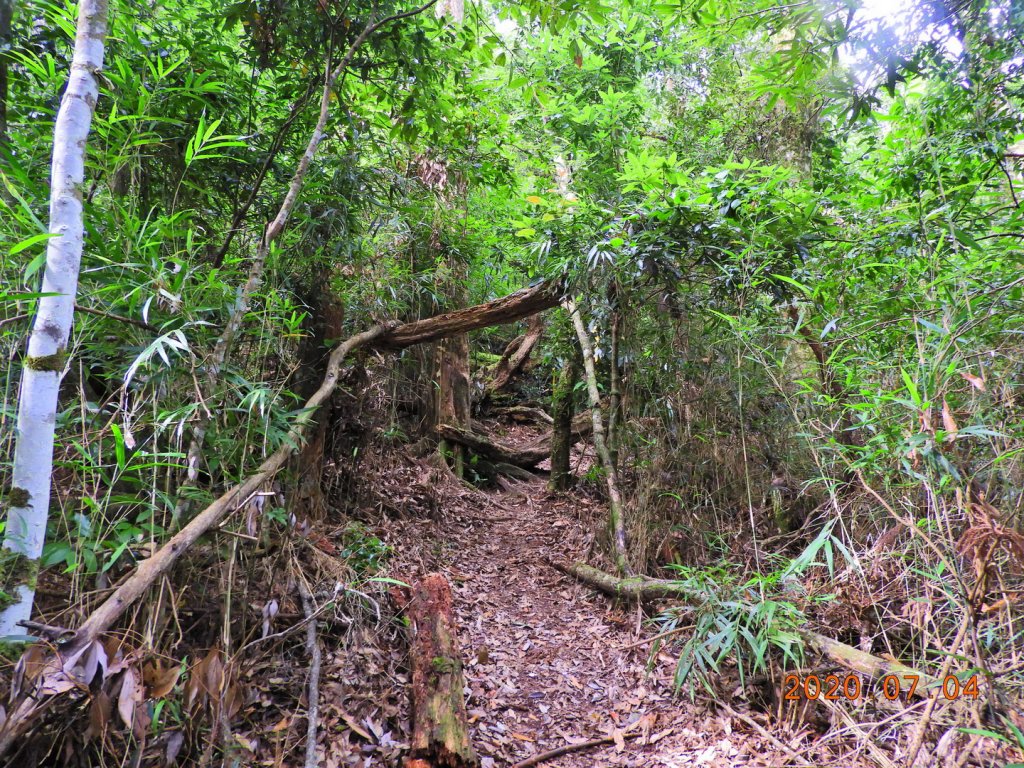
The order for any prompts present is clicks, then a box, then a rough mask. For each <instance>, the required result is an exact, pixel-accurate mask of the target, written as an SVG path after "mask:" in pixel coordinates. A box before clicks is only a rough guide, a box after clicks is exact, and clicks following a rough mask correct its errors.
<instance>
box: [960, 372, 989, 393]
mask: <svg viewBox="0 0 1024 768" xmlns="http://www.w3.org/2000/svg"><path fill="white" fill-rule="evenodd" d="M960 375H961V376H962V377H963V378H964V380H965V381H967V382H969V383H970V385H971V386H972V387H974V388H975V389H976V390H978V391H979V392H984V391H985V380H984V379H983V378H981V377H980V376H975V375H974V374H973V373H966V372H963V371H961V372H960Z"/></svg>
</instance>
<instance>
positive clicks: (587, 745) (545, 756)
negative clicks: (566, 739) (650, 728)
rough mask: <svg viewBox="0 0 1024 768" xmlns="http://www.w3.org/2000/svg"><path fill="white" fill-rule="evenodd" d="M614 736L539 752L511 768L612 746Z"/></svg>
mask: <svg viewBox="0 0 1024 768" xmlns="http://www.w3.org/2000/svg"><path fill="white" fill-rule="evenodd" d="M640 735H641V734H640V733H624V734H622V738H623V739H635V738H636V737H637V736H640ZM614 743H615V737H614V736H605V737H604V738H603V739H593V740H592V741H583V742H580V743H579V744H565V745H564V746H561V747H557V748H555V749H549V750H548V751H547V752H541V753H540V754H539V755H534V756H533V757H530V758H527V759H526V760H522V761H520V762H518V763H516V764H515V765H513V766H512V768H530V766H531V765H540V764H541V763H546V762H547V761H548V760H554V759H555V758H556V757H561V756H562V755H568V754H571V753H573V752H582V751H583V750H585V749H593V748H594V747H603V746H604V745H605V744H614Z"/></svg>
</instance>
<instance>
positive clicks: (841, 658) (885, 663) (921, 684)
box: [551, 562, 940, 698]
mask: <svg viewBox="0 0 1024 768" xmlns="http://www.w3.org/2000/svg"><path fill="white" fill-rule="evenodd" d="M551 566H552V567H553V568H555V569H556V570H559V571H561V572H562V573H564V574H566V575H567V576H572V577H573V578H574V579H578V580H579V581H581V582H583V583H584V584H586V585H588V586H590V587H593V588H594V589H597V590H599V591H600V592H604V593H605V594H606V595H611V596H613V597H621V598H624V599H626V600H660V599H665V598H670V599H676V600H683V601H694V600H697V599H700V598H699V596H698V595H695V594H693V592H691V591H690V590H689V589H687V587H686V586H685V585H684V584H681V583H680V582H677V581H669V580H667V579H652V578H650V577H649V576H632V577H629V578H625V579H620V578H618V577H617V576H613V575H612V574H610V573H606V572H604V571H602V570H600V569H598V568H594V567H593V566H590V565H587V564H585V563H568V564H565V563H556V562H552V563H551ZM797 632H798V633H799V634H800V637H801V638H802V639H803V641H804V642H805V643H806V644H807V645H808V646H810V647H811V648H813V649H814V650H815V651H817V652H818V653H820V654H821V655H822V656H826V657H828V658H829V659H830V660H831V661H833V662H835V663H836V664H838V665H840V666H842V667H845V668H847V669H850V670H852V671H854V672H859V673H861V674H863V675H867V676H868V677H871V678H882V677H885V676H886V675H895V676H897V677H899V678H902V681H903V682H902V684H901V689H902V690H905V691H910V690H911V689H913V691H914V695H915V696H918V697H920V698H927V697H928V696H929V694H930V692H931V691H933V690H935V688H936V686H939V685H940V681H939V680H938V678H934V677H932V676H930V675H926V674H924V673H923V672H919V671H918V670H916V669H913V668H912V667H908V666H906V665H905V664H900V663H899V662H898V661H890V660H889V659H883V658H881V657H880V656H874V655H873V654H870V653H865V652H864V651H861V650H859V649H858V648H854V647H853V646H851V645H846V644H845V643H840V642H838V641H836V640H832V639H831V638H828V637H825V636H824V635H820V634H818V633H817V632H813V631H812V630H809V629H798V630H797ZM910 681H916V685H911V684H910Z"/></svg>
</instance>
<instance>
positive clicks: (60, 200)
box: [0, 0, 107, 636]
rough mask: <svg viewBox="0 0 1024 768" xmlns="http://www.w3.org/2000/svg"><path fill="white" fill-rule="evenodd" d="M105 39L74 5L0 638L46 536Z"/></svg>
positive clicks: (0, 599)
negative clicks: (71, 50)
mask: <svg viewBox="0 0 1024 768" xmlns="http://www.w3.org/2000/svg"><path fill="white" fill-rule="evenodd" d="M106 34H107V0H80V2H79V6H78V25H77V30H76V34H75V51H74V56H73V57H72V60H71V72H70V74H69V75H68V86H67V89H66V90H65V91H64V97H63V99H62V100H61V105H60V110H59V111H58V112H57V121H56V125H55V127H54V135H53V163H52V165H51V171H50V227H49V231H50V235H51V237H50V239H49V240H48V241H47V251H46V269H45V271H44V273H43V282H42V293H43V294H44V295H43V296H42V298H40V299H39V306H38V309H37V311H36V317H35V322H34V323H33V326H32V333H31V336H30V337H29V342H28V354H27V355H26V356H25V359H24V365H23V368H22V376H21V393H20V397H19V400H18V435H17V439H16V443H15V449H14V469H13V472H12V480H11V487H10V489H9V490H8V492H7V499H6V501H7V504H8V513H7V526H6V529H5V531H4V541H3V549H4V552H3V553H2V557H0V563H2V567H0V576H2V581H3V584H2V585H0V586H2V590H3V594H2V595H0V636H9V635H12V634H16V633H18V632H19V630H18V623H19V622H21V621H24V620H26V619H28V618H29V616H30V615H31V613H32V602H33V600H34V598H35V581H36V574H37V573H38V570H39V558H40V556H41V555H42V551H43V541H44V539H45V536H46V521H47V516H48V511H49V506H50V477H51V474H52V469H53V438H54V430H55V425H56V420H57V419H56V417H57V391H58V387H59V385H60V378H61V372H62V370H63V368H64V361H65V350H66V349H67V343H68V337H69V335H70V334H71V323H72V320H73V318H74V311H75V293H76V291H77V289H78V272H79V267H80V265H81V262H82V244H83V241H84V235H85V227H84V223H83V216H82V209H83V200H84V192H83V183H84V180H85V151H86V150H85V147H86V139H87V138H88V136H89V128H90V126H91V124H92V117H93V112H94V110H95V109H96V100H97V98H98V97H99V85H98V83H97V79H96V74H97V73H98V72H99V71H100V69H101V68H102V67H103V45H104V40H105V38H106Z"/></svg>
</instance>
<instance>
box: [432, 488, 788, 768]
mask: <svg viewBox="0 0 1024 768" xmlns="http://www.w3.org/2000/svg"><path fill="white" fill-rule="evenodd" d="M473 506H475V507H476V510H474V511H473V512H472V513H470V512H469V511H466V512H464V513H456V515H455V517H456V519H453V520H450V521H449V522H448V524H446V525H444V526H443V527H444V528H445V529H446V531H445V534H447V535H445V537H444V539H445V541H444V543H445V545H446V549H447V550H448V551H447V552H446V553H445V554H446V555H447V556H442V557H441V558H439V560H441V561H442V562H443V561H447V562H448V563H450V565H448V566H447V567H443V568H442V570H443V571H445V572H446V573H447V575H448V576H449V578H450V579H451V581H452V584H453V587H454V589H455V593H456V600H455V602H456V607H457V611H458V616H459V621H460V632H461V639H462V643H463V658H464V659H466V660H467V665H466V670H465V671H466V678H467V685H468V687H469V695H468V699H467V703H468V709H469V714H470V719H471V721H472V723H473V728H474V733H473V738H474V744H475V745H476V747H477V749H478V751H479V752H480V754H481V757H482V758H483V761H484V762H483V765H484V768H490V767H491V766H499V767H500V766H506V765H511V764H514V763H516V762H518V761H520V760H523V759H526V758H528V757H530V756H532V755H535V754H537V753H539V752H545V751H547V750H549V749H553V748H556V747H561V746H563V745H565V744H567V743H576V742H580V741H587V740H590V739H595V738H601V737H604V736H608V735H609V734H611V733H612V732H613V730H614V729H616V728H623V729H624V728H626V727H627V726H629V725H631V724H633V723H636V722H637V721H640V720H643V722H641V723H639V724H638V725H637V726H635V727H634V730H638V731H639V730H643V731H644V732H646V733H648V734H649V737H648V738H647V740H646V742H647V743H645V744H644V743H641V742H643V741H644V739H635V740H626V741H625V744H624V746H623V745H621V744H620V745H618V746H617V745H616V744H610V745H608V746H604V747H599V748H593V749H588V750H586V751H584V752H579V753H576V754H572V755H566V756H563V757H560V758H557V759H554V760H551V761H549V762H546V763H545V765H548V766H562V767H563V768H565V767H567V766H652V767H653V766H667V767H672V768H676V767H681V766H743V765H780V764H781V763H782V761H781V760H780V759H779V756H778V755H776V756H773V755H772V754H771V752H770V750H768V749H766V744H764V743H763V741H762V739H761V738H760V737H759V736H756V735H754V734H750V733H747V731H748V730H749V727H748V726H746V725H744V724H742V723H733V722H732V720H731V719H730V718H729V717H728V716H720V715H715V714H712V713H711V712H709V711H707V710H705V709H702V708H701V707H699V706H694V705H692V704H690V703H689V701H688V700H687V699H685V698H684V699H682V700H680V699H674V698H673V697H672V674H673V670H674V660H673V659H671V658H669V657H668V656H667V655H664V654H662V655H660V656H659V658H658V659H656V660H655V663H654V666H653V668H651V669H650V670H648V668H647V661H648V651H647V648H646V647H639V648H633V649H627V650H622V648H623V646H626V645H630V644H631V643H634V642H635V641H636V640H637V638H638V637H645V636H649V635H650V634H651V631H650V629H649V628H647V627H643V628H642V633H640V634H638V630H640V629H641V625H640V621H641V617H640V616H638V615H637V614H636V613H633V612H630V613H625V612H623V611H624V610H626V609H623V608H617V607H614V606H613V605H612V604H611V603H610V602H609V601H608V600H606V599H604V598H602V597H598V596H595V595H593V594H591V593H590V592H589V591H588V590H586V589H585V588H582V587H580V586H579V585H577V584H575V583H572V582H570V581H569V580H568V579H566V578H564V577H562V576H561V575H560V574H559V573H557V572H556V571H554V570H553V569H552V568H550V567H549V566H548V565H546V562H545V561H546V559H547V558H562V559H566V560H568V559H573V558H580V557H584V556H585V553H586V549H587V543H588V542H587V539H586V533H585V532H586V531H592V530H597V529H599V526H600V523H597V522H596V521H595V517H596V516H598V515H601V514H602V510H600V509H599V508H594V507H593V506H591V505H588V504H587V503H586V502H585V501H581V500H580V499H577V498H570V497H564V498H558V497H552V496H549V494H548V493H547V492H546V490H545V488H544V485H543V482H542V481H541V480H540V479H538V480H536V481H534V482H531V483H526V484H521V485H519V486H517V487H515V488H514V489H513V490H511V491H506V492H501V493H493V494H488V495H487V499H486V501H485V502H483V503H482V504H479V505H473ZM470 515H471V516H470ZM449 536H450V538H449Z"/></svg>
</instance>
